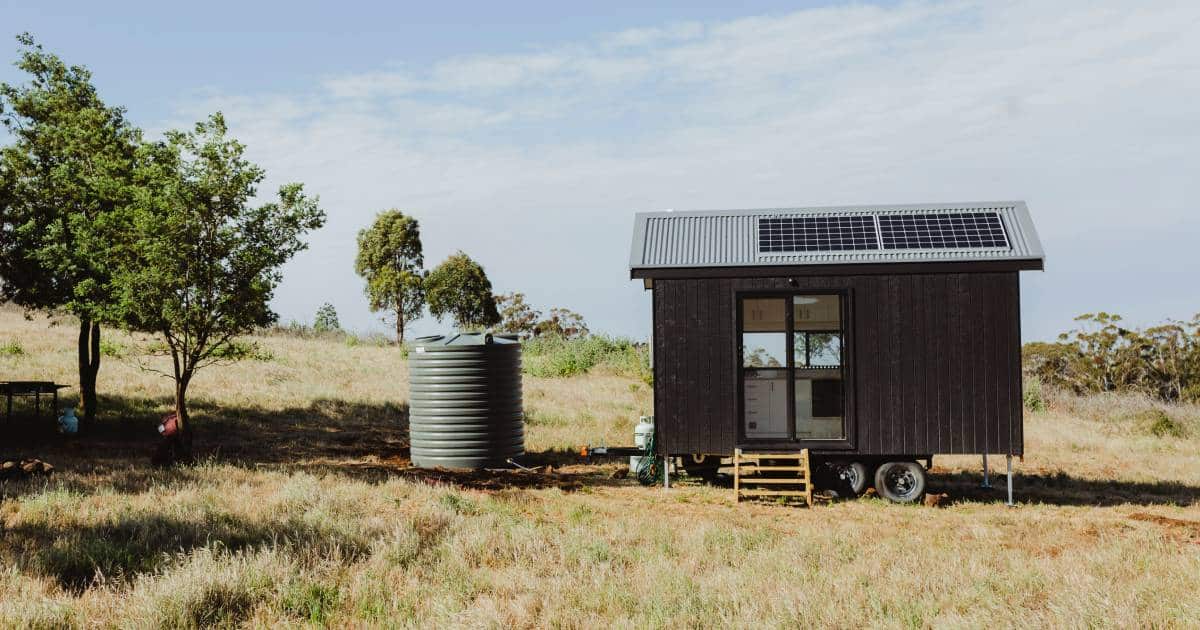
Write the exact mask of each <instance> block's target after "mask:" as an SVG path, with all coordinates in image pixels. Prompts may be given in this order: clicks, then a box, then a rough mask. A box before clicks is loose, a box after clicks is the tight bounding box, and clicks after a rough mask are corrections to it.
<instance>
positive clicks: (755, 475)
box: [733, 448, 813, 507]
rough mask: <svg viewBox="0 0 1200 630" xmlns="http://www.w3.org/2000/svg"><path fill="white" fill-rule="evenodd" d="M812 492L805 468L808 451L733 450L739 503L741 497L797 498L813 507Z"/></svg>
mask: <svg viewBox="0 0 1200 630" xmlns="http://www.w3.org/2000/svg"><path fill="white" fill-rule="evenodd" d="M792 462H795V463H794V464H793V463H792ZM763 473H768V475H763ZM770 473H788V474H770ZM747 486H750V487H749V488H747ZM762 486H765V487H762ZM812 491H813V488H812V469H811V468H809V465H808V449H803V450H801V451H800V452H799V453H746V452H743V451H742V449H740V448H739V449H734V451H733V494H734V500H735V501H738V502H740V501H741V500H742V498H743V497H797V498H803V499H804V502H805V503H806V504H808V506H809V507H812V504H813V498H812Z"/></svg>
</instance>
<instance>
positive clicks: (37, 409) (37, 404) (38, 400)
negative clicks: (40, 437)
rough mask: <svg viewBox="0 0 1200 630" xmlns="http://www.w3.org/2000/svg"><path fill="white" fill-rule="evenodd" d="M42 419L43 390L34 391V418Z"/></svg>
mask: <svg viewBox="0 0 1200 630" xmlns="http://www.w3.org/2000/svg"><path fill="white" fill-rule="evenodd" d="M41 419H42V392H40V391H39V392H33V420H34V422H39V421H41Z"/></svg>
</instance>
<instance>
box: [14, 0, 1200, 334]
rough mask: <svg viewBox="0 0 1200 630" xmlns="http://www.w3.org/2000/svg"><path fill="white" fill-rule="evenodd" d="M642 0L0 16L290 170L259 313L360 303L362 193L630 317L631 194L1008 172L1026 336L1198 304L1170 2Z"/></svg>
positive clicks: (936, 198)
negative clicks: (282, 258) (280, 260)
mask: <svg viewBox="0 0 1200 630" xmlns="http://www.w3.org/2000/svg"><path fill="white" fill-rule="evenodd" d="M642 4H643V3H633V2H622V1H618V2H604V3H594V4H585V3H562V2H534V3H519V2H513V3H478V4H470V3H460V4H456V5H453V6H451V5H450V3H412V4H407V3H387V4H386V5H384V4H382V3H381V5H380V6H374V5H370V4H356V3H352V2H341V3H318V2H290V3H279V4H275V5H271V4H269V3H265V2H239V3H232V2H220V1H217V2H206V3H203V5H195V4H191V5H185V4H183V3H164V2H145V3H120V2H109V3H90V2H89V3H84V2H55V3H34V2H26V3H7V2H4V1H2V0H0V35H6V34H11V35H15V34H17V33H19V32H22V31H29V32H32V33H33V34H34V35H35V36H36V37H37V38H38V40H39V41H40V42H41V43H42V44H43V45H44V46H45V47H46V48H47V49H49V50H52V51H54V52H56V53H57V54H59V55H60V56H62V57H63V58H64V59H66V60H67V61H68V62H70V63H77V64H83V65H86V66H88V67H89V68H90V69H91V70H92V71H93V73H94V75H95V81H96V84H97V85H98V87H99V89H100V91H101V94H102V96H103V97H104V98H105V99H106V100H107V101H108V102H109V103H112V104H120V105H123V106H125V107H127V108H128V110H129V115H130V117H131V118H132V119H133V120H134V121H135V122H136V123H137V124H139V125H140V126H141V127H143V128H144V129H146V130H147V132H148V133H149V134H150V135H151V136H155V135H158V134H161V133H162V132H163V131H164V130H167V129H171V128H180V127H185V126H189V125H191V124H192V123H193V122H195V121H197V120H199V119H202V118H204V117H206V116H207V115H208V114H210V113H211V112H214V111H218V110H219V111H222V112H223V113H224V114H225V116H226V118H227V121H228V122H229V124H230V127H231V130H232V132H233V134H234V135H235V136H236V137H237V138H239V139H240V140H242V141H243V142H244V143H245V144H246V145H247V147H248V155H249V157H250V158H251V159H253V160H254V161H256V162H258V163H259V164H260V165H262V166H263V167H264V168H265V169H266V170H267V173H268V178H267V181H266V182H265V183H264V185H263V187H262V188H261V189H260V196H261V197H263V199H264V200H265V199H267V198H269V197H270V196H271V195H272V194H274V191H275V190H277V188H278V186H279V185H281V184H283V183H286V182H291V181H299V182H303V183H304V185H305V188H306V190H307V191H308V192H310V193H313V194H316V195H319V196H320V198H321V204H322V206H323V208H324V209H325V210H326V212H327V213H328V221H327V223H326V226H325V227H324V228H322V229H321V230H320V231H318V232H316V233H314V234H312V235H311V237H310V243H311V247H310V248H309V249H308V250H307V251H306V252H304V253H302V254H300V255H299V256H297V257H296V259H294V260H293V261H292V262H291V263H289V264H288V266H287V267H286V269H285V275H284V281H283V283H282V285H281V286H280V287H279V289H278V291H277V294H276V298H275V300H274V302H273V306H274V308H275V310H276V311H277V312H278V313H279V314H280V317H281V319H282V320H283V321H289V320H298V321H302V322H310V321H311V320H312V318H313V315H314V313H315V312H316V310H317V308H318V307H319V306H320V305H321V304H322V303H324V302H330V303H332V304H333V305H334V306H335V307H336V309H337V311H338V314H339V316H340V318H341V322H342V324H343V325H344V326H346V327H347V328H350V329H354V330H359V331H366V330H387V328H388V327H387V325H386V324H384V323H383V322H381V321H380V319H379V315H378V314H372V313H370V312H369V311H368V309H367V301H366V298H365V297H364V296H363V293H362V286H363V283H362V281H361V280H360V279H359V278H358V277H357V276H355V274H354V270H353V260H354V254H355V236H356V234H357V232H358V231H359V230H360V229H362V228H364V227H366V226H367V225H369V224H370V222H371V221H372V219H373V218H374V216H375V215H376V213H378V212H380V211H382V210H385V209H388V208H398V209H400V210H402V211H404V212H406V213H408V214H411V215H413V216H414V217H416V218H417V219H418V220H419V221H420V223H421V231H422V238H423V241H424V245H425V259H426V264H427V266H429V267H432V266H434V265H436V264H437V263H439V262H441V261H442V260H443V259H445V258H446V257H447V256H448V255H450V254H452V253H454V252H455V251H457V250H463V251H465V252H466V253H468V254H469V255H470V256H471V257H473V258H475V259H476V260H477V261H479V262H480V263H481V264H482V265H483V266H484V268H485V269H486V270H487V273H488V275H489V277H490V278H491V280H492V282H493V284H494V286H495V288H496V290H497V291H498V292H509V291H521V292H524V293H525V294H526V295H527V298H528V300H529V301H530V302H531V303H532V304H533V305H534V306H536V307H541V308H543V309H548V308H550V307H567V308H570V309H572V310H575V311H578V312H580V313H582V314H583V315H584V316H585V317H586V318H587V320H588V322H589V324H590V326H591V328H592V329H593V330H594V331H602V332H608V333H612V334H619V335H629V336H634V337H639V338H644V337H645V336H646V335H647V334H648V332H649V328H650V311H649V306H650V300H649V295H648V294H647V293H645V292H644V291H643V290H642V288H641V283H640V282H635V281H631V280H630V279H629V269H628V261H629V245H630V239H631V233H632V226H633V215H634V213H635V212H638V211H647V210H662V209H668V208H670V209H676V210H694V209H720V208H756V207H788V206H814V205H851V204H894V203H921V202H953V201H982V200H1008V199H1022V200H1025V201H1027V202H1028V204H1029V207H1030V210H1031V212H1032V214H1033V217H1034V221H1035V223H1036V224H1037V227H1038V230H1039V232H1040V235H1041V239H1042V243H1043V246H1044V248H1045V250H1046V269H1045V271H1043V272H1025V273H1023V274H1022V278H1021V284H1022V309H1023V312H1022V332H1023V335H1024V337H1025V338H1026V339H1027V340H1032V339H1050V338H1052V337H1054V336H1055V335H1056V334H1057V333H1059V332H1061V331H1063V330H1066V329H1068V328H1070V327H1072V325H1073V322H1072V319H1073V317H1074V316H1076V315H1078V314H1081V313H1086V312H1094V311H1097V310H1106V311H1109V312H1117V313H1120V314H1122V315H1124V316H1125V317H1126V319H1127V320H1128V321H1130V322H1132V323H1134V324H1152V323H1156V322H1159V321H1161V320H1163V319H1164V318H1168V317H1175V318H1184V317H1190V316H1191V315H1192V314H1195V313H1197V312H1200V290H1197V287H1198V286H1200V283H1198V282H1197V275H1198V272H1200V217H1198V216H1197V212H1196V210H1197V208H1196V204H1197V199H1200V156H1198V153H1200V107H1198V106H1197V103H1198V102H1200V3H1197V2H1160V1H1153V0H1150V1H1143V2H1135V3H1130V2H1110V1H1105V0H1089V1H1087V2H1072V1H1060V2H1000V1H986V0H981V1H962V2H944V3H942V2H899V3H897V2H886V3H854V4H836V3H819V2H800V3H782V2H766V3H755V2H740V3H728V2H689V3H686V4H683V3H680V4H676V5H671V4H666V3H664V4H660V5H658V6H656V7H653V8H648V7H644V6H641V5H642ZM735 5H736V6H735ZM8 41H9V42H10V43H9V46H8V48H7V49H6V48H5V47H4V45H3V42H2V41H0V59H3V58H4V57H5V56H7V58H8V59H15V57H16V50H17V47H16V42H15V40H8ZM20 80H21V76H20V74H19V73H18V72H17V71H16V70H15V69H14V68H12V67H11V65H9V64H4V65H2V66H0V81H10V82H12V81H20ZM449 328H450V324H449V322H446V323H439V322H436V321H434V320H431V319H429V318H425V319H423V320H422V321H420V322H418V323H417V324H416V325H415V326H414V327H413V331H414V332H415V333H417V334H425V333H433V332H440V331H443V330H448V329H449Z"/></svg>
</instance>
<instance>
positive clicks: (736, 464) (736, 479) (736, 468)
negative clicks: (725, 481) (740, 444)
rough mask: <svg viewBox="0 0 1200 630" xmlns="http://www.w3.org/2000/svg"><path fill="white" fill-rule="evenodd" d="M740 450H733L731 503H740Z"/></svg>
mask: <svg viewBox="0 0 1200 630" xmlns="http://www.w3.org/2000/svg"><path fill="white" fill-rule="evenodd" d="M741 462H742V449H740V448H735V449H733V502H734V503H741V501H742V488H741V485H742V464H741Z"/></svg>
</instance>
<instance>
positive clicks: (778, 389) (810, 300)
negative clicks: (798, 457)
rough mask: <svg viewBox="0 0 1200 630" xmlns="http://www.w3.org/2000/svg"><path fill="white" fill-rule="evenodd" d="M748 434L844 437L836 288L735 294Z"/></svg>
mask: <svg viewBox="0 0 1200 630" xmlns="http://www.w3.org/2000/svg"><path fill="white" fill-rule="evenodd" d="M739 308H740V318H739V326H740V330H739V331H738V332H739V336H740V339H741V350H742V352H741V353H742V357H741V370H740V371H741V381H742V426H741V435H742V437H743V438H745V439H747V440H771V441H780V440H822V441H830V440H844V439H845V438H846V418H845V415H846V414H845V391H844V387H843V382H844V376H845V375H844V372H845V369H844V364H845V361H844V354H845V351H844V347H845V344H844V335H845V331H844V313H845V308H844V305H843V299H842V296H841V295H839V294H796V295H771V296H761V297H758V296H754V297H751V296H746V297H742V298H740V304H739Z"/></svg>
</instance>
